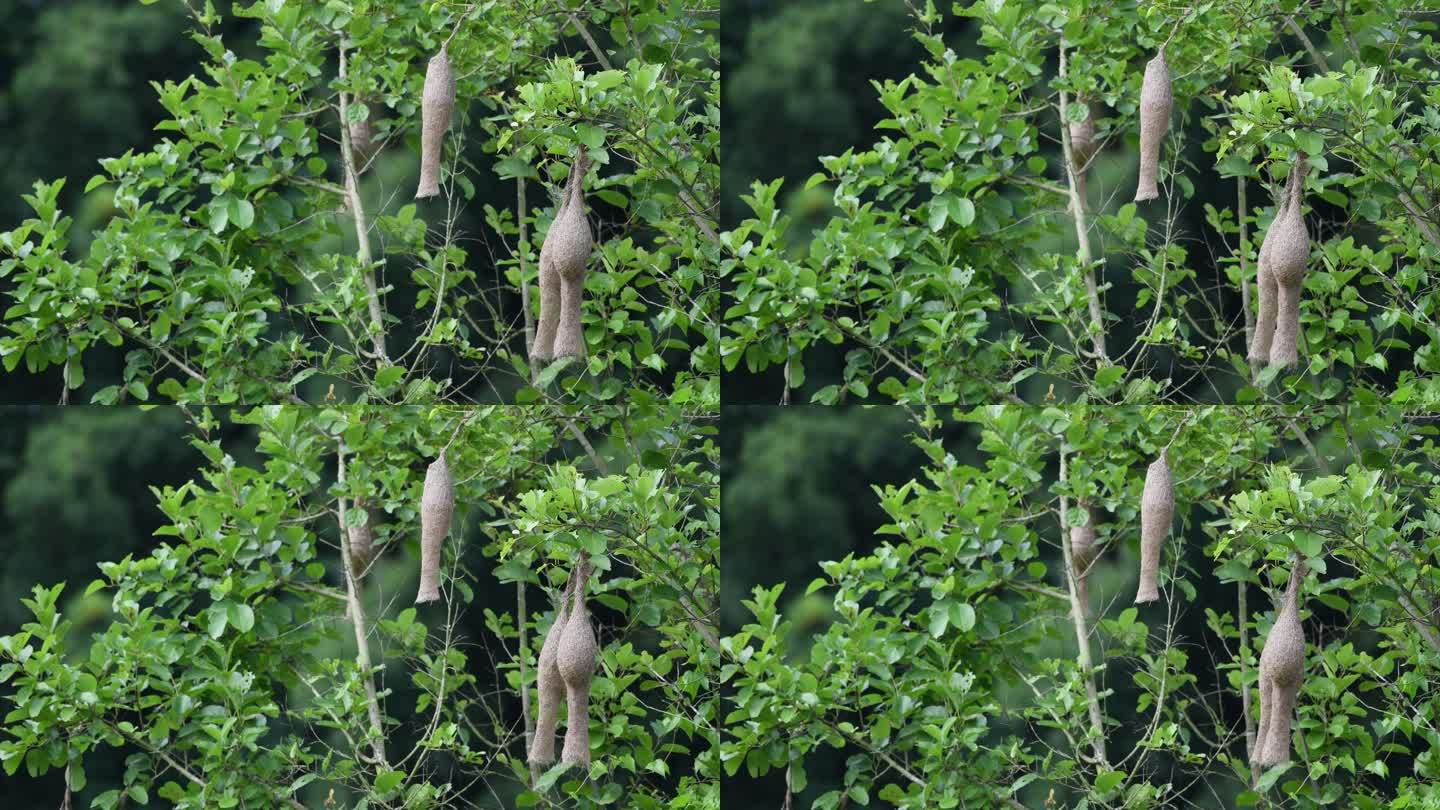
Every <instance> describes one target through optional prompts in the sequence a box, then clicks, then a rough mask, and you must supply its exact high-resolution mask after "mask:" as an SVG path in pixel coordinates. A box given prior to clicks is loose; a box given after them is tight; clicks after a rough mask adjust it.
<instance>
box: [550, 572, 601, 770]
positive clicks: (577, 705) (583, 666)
mask: <svg viewBox="0 0 1440 810" xmlns="http://www.w3.org/2000/svg"><path fill="white" fill-rule="evenodd" d="M580 566H581V571H580V576H579V577H578V579H577V582H576V584H575V593H574V595H573V597H572V598H573V601H572V602H571V606H570V618H568V619H566V621H565V632H564V633H563V634H562V635H561V636H560V646H559V647H558V648H557V649H556V652H555V666H556V668H557V669H559V670H560V678H561V679H562V680H564V681H565V703H566V706H567V707H568V708H569V717H568V718H567V719H566V721H565V747H564V749H562V750H561V752H560V761H561V762H564V763H565V764H566V765H574V766H578V767H581V768H587V769H588V768H589V767H590V679H591V677H593V676H594V674H595V656H596V655H598V654H599V651H600V650H599V645H597V644H596V642H595V629H594V628H593V627H591V626H590V611H589V609H588V608H586V606H585V586H586V583H587V582H588V581H589V579H590V564H589V563H588V562H583V561H582V562H581V563H580Z"/></svg>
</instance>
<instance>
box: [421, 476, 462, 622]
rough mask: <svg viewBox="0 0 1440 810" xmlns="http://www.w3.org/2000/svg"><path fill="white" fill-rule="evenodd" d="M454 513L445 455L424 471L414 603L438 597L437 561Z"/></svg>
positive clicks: (452, 482) (452, 491)
mask: <svg viewBox="0 0 1440 810" xmlns="http://www.w3.org/2000/svg"><path fill="white" fill-rule="evenodd" d="M454 514H455V482H454V479H452V478H451V477H450V465H449V464H447V463H445V452H444V451H443V450H442V451H441V452H440V456H439V457H438V458H436V459H435V460H434V461H433V462H431V464H430V467H429V469H427V470H426V471H425V491H424V492H423V493H422V494H421V496H420V592H419V593H418V594H416V595H415V604H417V605H418V604H421V603H424V602H434V601H435V600H437V599H439V598H440V558H441V556H443V555H442V552H443V550H444V548H443V547H444V545H445V535H446V534H448V533H449V532H450V518H451V517H452V516H453V515H454Z"/></svg>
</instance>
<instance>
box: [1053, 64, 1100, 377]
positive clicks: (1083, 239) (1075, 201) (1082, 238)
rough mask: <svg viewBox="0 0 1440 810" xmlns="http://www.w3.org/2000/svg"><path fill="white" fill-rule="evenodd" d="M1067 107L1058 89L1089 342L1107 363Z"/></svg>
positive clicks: (1063, 72)
mask: <svg viewBox="0 0 1440 810" xmlns="http://www.w3.org/2000/svg"><path fill="white" fill-rule="evenodd" d="M1065 47H1066V46H1065V38H1064V37H1061V38H1060V81H1061V82H1062V83H1063V82H1064V81H1065V78H1066V75H1067V71H1068V61H1067V60H1066V57H1065ZM1069 109H1070V102H1069V98H1068V94H1067V93H1066V92H1065V91H1064V90H1061V91H1060V148H1061V150H1062V151H1063V152H1064V157H1065V179H1066V181H1067V182H1068V184H1069V193H1070V212H1071V214H1072V215H1074V217H1075V237H1076V239H1078V240H1079V242H1080V247H1079V251H1078V253H1079V258H1080V264H1082V265H1084V267H1085V295H1086V297H1087V298H1088V299H1089V304H1090V324H1091V335H1090V342H1091V345H1092V347H1093V348H1094V350H1095V355H1096V356H1097V357H1099V358H1100V360H1101V362H1108V361H1109V359H1110V358H1109V357H1108V356H1107V355H1106V353H1105V320H1104V314H1103V312H1102V310H1101V309H1100V291H1099V288H1098V286H1097V285H1096V283H1095V268H1094V267H1092V266H1091V262H1092V261H1093V260H1092V258H1091V253H1090V228H1089V225H1088V224H1087V223H1086V221H1085V200H1084V199H1082V198H1081V196H1080V192H1079V190H1078V188H1079V185H1080V180H1079V178H1078V177H1077V176H1076V168H1075V153H1074V150H1073V147H1072V145H1071V143H1070V123H1069V121H1070V119H1069V118H1068V117H1067V111H1068V110H1069Z"/></svg>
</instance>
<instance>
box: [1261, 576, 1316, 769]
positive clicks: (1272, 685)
mask: <svg viewBox="0 0 1440 810" xmlns="http://www.w3.org/2000/svg"><path fill="white" fill-rule="evenodd" d="M1304 580H1305V562H1304V560H1296V561H1295V567H1294V569H1292V570H1291V571H1290V584H1289V585H1288V586H1286V588H1285V601H1284V602H1283V603H1282V604H1281V606H1280V613H1279V615H1277V616H1276V617H1275V625H1274V626H1273V627H1271V628H1270V635H1269V636H1267V637H1266V638H1265V647H1264V648H1263V649H1262V650H1261V651H1260V727H1259V729H1258V730H1257V732H1256V735H1255V752H1254V756H1255V764H1257V765H1259V766H1260V767H1262V768H1268V767H1270V766H1272V765H1279V764H1280V763H1282V762H1287V761H1289V759H1290V721H1291V720H1292V719H1293V718H1294V715H1295V698H1296V696H1297V695H1298V694H1299V692H1300V681H1301V680H1302V679H1303V678H1304V677H1305V628H1304V627H1303V626H1302V625H1301V624H1300V606H1299V595H1300V586H1301V583H1302V582H1304Z"/></svg>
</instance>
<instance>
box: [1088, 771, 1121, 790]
mask: <svg viewBox="0 0 1440 810" xmlns="http://www.w3.org/2000/svg"><path fill="white" fill-rule="evenodd" d="M1124 781H1125V772H1124V771H1106V772H1105V773H1102V774H1100V775H1099V776H1097V777H1095V792H1096V793H1100V794H1102V795H1103V794H1106V793H1109V792H1110V791H1112V790H1114V789H1115V788H1117V787H1120V783H1121V782H1124Z"/></svg>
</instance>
